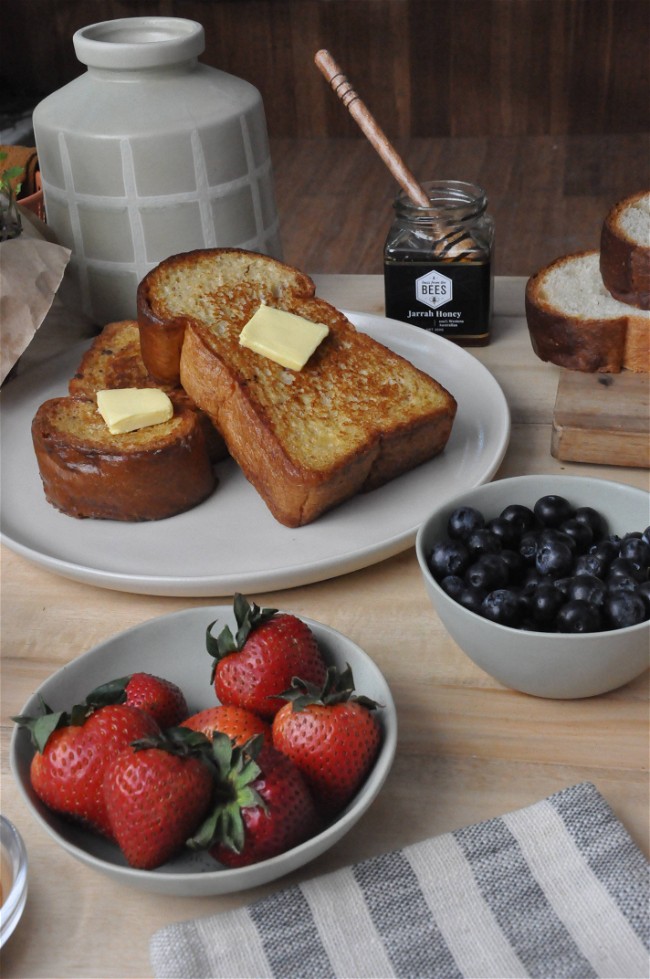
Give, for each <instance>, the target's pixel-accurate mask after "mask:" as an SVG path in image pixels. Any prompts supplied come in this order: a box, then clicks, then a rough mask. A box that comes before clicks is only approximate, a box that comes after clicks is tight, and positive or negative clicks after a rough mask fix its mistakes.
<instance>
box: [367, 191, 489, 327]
mask: <svg viewBox="0 0 650 979" xmlns="http://www.w3.org/2000/svg"><path fill="white" fill-rule="evenodd" d="M422 187H423V189H424V191H425V193H426V194H427V195H428V197H429V200H430V204H429V206H428V207H422V206H420V205H418V204H416V203H414V201H412V200H411V198H410V197H408V196H407V195H406V193H404V192H402V193H401V194H400V195H399V196H398V197H397V199H396V201H395V205H394V207H395V217H394V220H393V223H392V226H391V228H390V231H389V233H388V237H387V239H386V244H385V247H384V288H385V300H386V316H388V317H390V318H391V319H397V320H402V321H403V322H405V323H411V324H413V325H415V326H419V327H422V328H423V329H425V330H428V331H429V332H430V333H437V334H440V335H441V336H444V337H447V338H448V339H450V340H454V341H456V342H457V343H459V344H462V345H463V346H485V345H486V344H488V343H489V342H490V322H491V316H492V278H493V276H492V249H493V243H494V222H493V221H492V218H491V217H490V216H489V215H488V214H487V197H486V194H485V191H484V190H483V189H482V188H481V187H479V186H477V185H476V184H472V183H466V182H464V181H461V180H434V181H429V182H428V183H424V184H422Z"/></svg>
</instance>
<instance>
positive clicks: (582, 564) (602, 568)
mask: <svg viewBox="0 0 650 979" xmlns="http://www.w3.org/2000/svg"><path fill="white" fill-rule="evenodd" d="M608 566H609V562H608V561H606V560H605V559H604V557H602V556H601V555H600V554H596V552H595V551H593V550H592V551H590V552H589V553H588V554H579V555H578V557H577V558H576V562H575V564H574V566H573V573H574V574H591V575H594V576H595V577H596V578H604V577H605V575H606V574H607V568H608Z"/></svg>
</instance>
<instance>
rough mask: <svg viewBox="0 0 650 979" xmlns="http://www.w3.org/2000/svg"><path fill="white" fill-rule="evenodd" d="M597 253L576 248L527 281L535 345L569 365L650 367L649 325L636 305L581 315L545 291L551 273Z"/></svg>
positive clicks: (613, 369)
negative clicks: (599, 314) (601, 314)
mask: <svg viewBox="0 0 650 979" xmlns="http://www.w3.org/2000/svg"><path fill="white" fill-rule="evenodd" d="M590 256H597V253H596V252H594V251H582V252H575V253H573V254H572V255H565V256H562V257H561V258H558V259H556V260H555V261H554V262H551V263H550V265H547V266H545V267H544V268H543V269H540V270H539V271H538V272H536V273H535V274H534V275H532V276H531V277H530V278H529V280H528V282H527V284H526V295H525V307H526V319H527V322H528V330H529V333H530V339H531V343H532V347H533V350H534V351H535V353H536V355H537V356H538V357H539V358H540V359H541V360H544V361H547V362H550V363H553V364H556V365H557V366H559V367H564V368H567V369H569V370H578V371H584V372H590V373H596V372H601V373H619V372H620V371H621V370H623V369H627V370H632V371H637V372H647V371H648V370H650V343H649V339H650V325H649V322H648V320H647V319H645V318H643V316H642V314H640V313H638V311H637V310H636V309H635V308H634V307H629V311H628V310H623V311H622V313H621V315H620V316H608V317H590V316H576V315H574V314H570V313H567V312H565V311H563V310H562V309H561V308H558V307H557V306H556V305H555V304H554V303H553V302H552V301H551V300H550V299H549V298H548V297H547V296H546V294H545V283H546V279H547V277H548V275H549V273H550V272H551V271H552V270H554V269H556V268H558V267H559V266H561V265H563V264H566V263H568V262H571V261H573V260H576V259H580V258H584V257H590Z"/></svg>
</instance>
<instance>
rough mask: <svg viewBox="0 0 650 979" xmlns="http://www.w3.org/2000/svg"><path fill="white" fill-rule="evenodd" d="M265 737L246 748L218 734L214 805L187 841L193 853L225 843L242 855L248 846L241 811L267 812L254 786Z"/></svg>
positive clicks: (214, 756)
mask: <svg viewBox="0 0 650 979" xmlns="http://www.w3.org/2000/svg"><path fill="white" fill-rule="evenodd" d="M263 743H264V737H263V736H262V735H259V734H258V735H255V736H254V737H252V738H250V739H249V740H248V741H247V742H246V744H244V745H239V746H238V745H236V744H235V743H234V742H233V741H231V740H230V738H229V737H228V736H227V735H226V734H221V733H219V732H215V734H214V738H213V741H212V762H213V765H214V767H215V770H216V786H215V792H214V797H215V805H214V807H213V809H212V812H211V813H210V814H209V816H208V817H207V818H206V819H205V820H204V822H203V823H202V825H201V826H200V827H199V828H198V830H197V831H196V833H195V834H194V835H193V836H192V837H191V838H190V839H189V840H187V845H188V846H189V847H190V849H192V850H208V849H210V847H211V846H213V845H215V844H216V843H222V844H224V845H225V846H227V847H228V848H229V849H231V850H233V851H234V852H235V853H241V851H242V850H243V848H244V843H245V828H244V820H243V817H242V809H248V808H252V807H254V806H260V807H261V808H262V809H264V811H265V812H266V811H267V806H266V803H265V801H264V799H263V798H262V797H261V795H260V794H259V793H258V792H257V790H256V789H255V788H254V786H253V784H252V783H253V782H254V781H255V779H256V778H257V777H258V776H259V775H260V773H261V769H260V767H259V765H258V764H257V762H256V761H255V759H256V757H257V755H258V754H259V752H260V750H261V748H262V745H263Z"/></svg>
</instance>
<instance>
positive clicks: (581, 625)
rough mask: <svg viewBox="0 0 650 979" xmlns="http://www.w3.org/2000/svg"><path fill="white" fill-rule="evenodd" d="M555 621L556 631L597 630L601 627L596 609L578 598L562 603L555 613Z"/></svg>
mask: <svg viewBox="0 0 650 979" xmlns="http://www.w3.org/2000/svg"><path fill="white" fill-rule="evenodd" d="M556 623H557V629H558V632H571V633H580V632H599V631H600V630H601V629H602V627H603V622H602V617H601V614H600V612H599V611H598V609H597V608H595V607H594V606H593V605H590V604H589V603H588V602H582V601H579V600H576V601H574V602H567V603H566V604H565V605H563V606H562V608H561V609H560V610H559V612H558V614H557V619H556Z"/></svg>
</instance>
